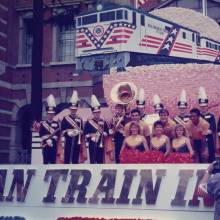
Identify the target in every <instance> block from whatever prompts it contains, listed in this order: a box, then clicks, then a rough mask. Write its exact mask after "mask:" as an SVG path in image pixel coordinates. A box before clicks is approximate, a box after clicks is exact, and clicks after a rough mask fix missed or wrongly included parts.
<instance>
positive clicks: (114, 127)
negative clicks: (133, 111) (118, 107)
mask: <svg viewBox="0 0 220 220" xmlns="http://www.w3.org/2000/svg"><path fill="white" fill-rule="evenodd" d="M128 121H129V119H128V118H127V116H126V115H121V116H120V115H115V116H114V117H113V118H112V120H111V122H110V126H109V127H110V130H109V134H110V135H112V137H113V142H114V146H115V162H116V163H120V159H119V155H120V151H121V147H122V144H123V141H124V126H125V124H126V123H127V122H128Z"/></svg>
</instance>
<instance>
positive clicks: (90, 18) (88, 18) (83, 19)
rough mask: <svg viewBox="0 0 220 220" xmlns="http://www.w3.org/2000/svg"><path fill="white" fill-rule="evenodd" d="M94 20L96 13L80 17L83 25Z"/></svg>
mask: <svg viewBox="0 0 220 220" xmlns="http://www.w3.org/2000/svg"><path fill="white" fill-rule="evenodd" d="M96 22H97V14H95V15H88V16H84V17H82V24H83V25H87V24H93V23H96Z"/></svg>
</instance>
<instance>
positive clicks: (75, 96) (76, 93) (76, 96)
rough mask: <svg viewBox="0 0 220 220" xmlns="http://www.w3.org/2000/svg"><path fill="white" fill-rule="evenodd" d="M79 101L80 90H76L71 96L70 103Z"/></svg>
mask: <svg viewBox="0 0 220 220" xmlns="http://www.w3.org/2000/svg"><path fill="white" fill-rule="evenodd" d="M78 101H79V98H78V92H77V91H76V90H74V91H73V94H72V96H71V98H70V103H72V104H77V102H78Z"/></svg>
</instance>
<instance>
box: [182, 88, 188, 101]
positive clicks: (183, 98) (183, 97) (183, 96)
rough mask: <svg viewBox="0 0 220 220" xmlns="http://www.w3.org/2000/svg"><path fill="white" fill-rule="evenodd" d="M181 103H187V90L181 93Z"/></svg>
mask: <svg viewBox="0 0 220 220" xmlns="http://www.w3.org/2000/svg"><path fill="white" fill-rule="evenodd" d="M180 102H185V103H186V102H187V101H186V90H185V89H183V90H182V91H181V93H180Z"/></svg>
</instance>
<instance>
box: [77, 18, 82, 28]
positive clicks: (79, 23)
mask: <svg viewBox="0 0 220 220" xmlns="http://www.w3.org/2000/svg"><path fill="white" fill-rule="evenodd" d="M81 25H82V18H77V26H81Z"/></svg>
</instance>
